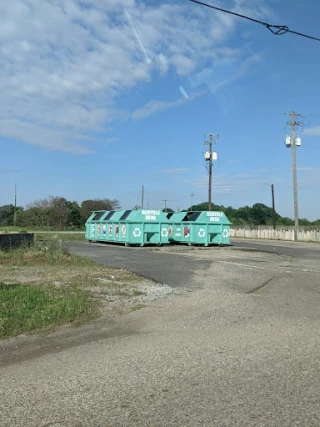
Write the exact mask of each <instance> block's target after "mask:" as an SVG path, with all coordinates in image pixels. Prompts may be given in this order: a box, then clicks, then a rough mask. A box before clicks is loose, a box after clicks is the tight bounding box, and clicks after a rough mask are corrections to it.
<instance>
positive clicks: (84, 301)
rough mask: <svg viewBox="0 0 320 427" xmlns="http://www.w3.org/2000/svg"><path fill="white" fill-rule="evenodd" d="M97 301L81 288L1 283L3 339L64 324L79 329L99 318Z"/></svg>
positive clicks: (0, 325) (0, 310)
mask: <svg viewBox="0 0 320 427" xmlns="http://www.w3.org/2000/svg"><path fill="white" fill-rule="evenodd" d="M98 313H99V308H98V303H97V302H96V301H91V300H89V299H88V298H87V295H86V294H85V292H83V291H82V290H80V289H77V288H69V287H66V288H56V287H53V286H46V287H39V286H34V285H21V284H13V285H8V284H4V283H0V337H1V338H6V337H9V336H16V335H19V334H21V333H26V332H27V333H28V332H32V331H34V330H37V331H40V332H41V331H46V332H48V331H50V330H53V329H54V327H56V326H58V325H62V324H66V323H69V324H74V325H79V324H81V323H83V322H86V321H88V320H91V319H93V318H95V317H97V316H98Z"/></svg>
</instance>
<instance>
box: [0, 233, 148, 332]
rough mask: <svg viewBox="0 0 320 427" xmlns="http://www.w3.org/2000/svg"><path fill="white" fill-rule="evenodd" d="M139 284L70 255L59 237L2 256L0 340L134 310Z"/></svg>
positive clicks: (122, 273) (119, 272)
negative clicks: (100, 315)
mask: <svg viewBox="0 0 320 427" xmlns="http://www.w3.org/2000/svg"><path fill="white" fill-rule="evenodd" d="M141 280H142V279H141V278H140V277H138V276H136V275H135V274H133V273H131V272H129V271H126V270H117V269H113V268H109V267H106V266H104V265H100V264H97V263H95V262H94V261H92V260H91V259H89V258H85V257H80V256H77V255H72V254H70V253H69V252H68V247H67V245H66V244H64V243H61V242H60V241H59V240H58V239H57V238H56V237H55V235H51V236H50V238H49V239H47V240H46V241H45V242H38V243H37V244H35V245H34V246H31V247H28V246H27V245H25V246H24V247H19V248H15V249H10V250H8V251H0V338H7V337H9V336H15V335H18V334H21V333H30V332H38V331H40V332H43V331H48V332H50V331H52V330H54V328H55V327H57V326H60V325H63V324H72V325H80V324H82V323H84V322H86V321H88V320H91V319H93V318H95V317H97V316H99V314H102V315H103V316H104V317H114V316H115V315H118V314H122V313H125V312H128V311H131V310H132V307H133V306H134V305H136V304H137V303H139V297H140V296H141V295H142V293H141V292H140V291H139V288H138V286H139V284H140V283H141Z"/></svg>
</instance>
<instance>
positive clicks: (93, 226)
mask: <svg viewBox="0 0 320 427" xmlns="http://www.w3.org/2000/svg"><path fill="white" fill-rule="evenodd" d="M107 213H108V211H103V210H101V211H94V212H92V214H91V215H90V217H89V218H88V219H87V221H86V239H87V240H89V241H93V240H94V241H99V240H100V238H101V218H103V217H104V216H106V214H107Z"/></svg>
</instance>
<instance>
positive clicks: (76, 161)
mask: <svg viewBox="0 0 320 427" xmlns="http://www.w3.org/2000/svg"><path fill="white" fill-rule="evenodd" d="M208 2H209V3H211V4H213V5H217V6H222V7H224V8H230V9H232V10H234V11H236V12H238V13H244V14H247V15H249V16H252V17H254V18H256V19H261V20H263V21H267V22H270V23H273V24H284V25H287V26H289V28H290V29H293V30H295V31H300V32H304V33H308V34H310V35H314V36H316V37H320V29H319V25H318V22H319V17H320V3H319V2H318V1H316V0H307V1H302V0H281V1H280V0H225V1H223V2H222V1H219V0H217V1H216V0H208ZM0 16H1V17H2V21H3V23H4V24H3V25H2V26H1V28H0V51H1V55H0V94H1V101H2V102H1V106H0V111H1V114H0V147H1V164H0V178H1V180H2V191H1V196H0V205H3V204H8V203H12V202H13V192H14V191H13V189H14V181H15V180H16V181H17V186H18V203H19V204H20V205H23V206H26V205H27V204H28V203H30V202H32V201H34V200H36V199H39V198H44V197H46V196H47V195H54V196H63V197H66V198H67V199H68V200H77V201H78V202H79V203H81V201H83V200H86V199H89V198H105V197H107V198H112V199H113V198H117V199H119V200H120V203H121V206H122V207H123V208H132V207H133V206H134V205H137V204H140V197H141V196H140V194H141V186H142V185H144V186H145V192H146V193H145V207H149V208H154V209H155V208H161V207H163V200H164V199H168V200H169V201H168V206H170V207H172V208H173V209H177V208H180V209H183V208H187V207H189V206H190V197H189V194H190V193H194V194H195V196H194V203H200V202H203V201H206V199H207V181H208V177H207V172H206V169H205V167H204V162H203V150H204V148H203V139H204V134H209V133H210V132H212V133H214V134H215V133H218V134H219V135H220V138H219V140H218V143H217V146H216V150H217V151H218V156H219V158H218V161H217V162H215V164H214V176H213V190H212V198H213V202H214V203H217V204H223V205H226V206H230V205H231V206H233V207H239V206H244V205H252V204H253V203H256V202H262V203H265V204H268V205H270V203H271V192H270V188H269V187H268V186H267V185H265V184H263V183H269V184H272V183H273V184H274V186H275V197H276V209H277V211H278V212H279V213H280V214H281V215H283V216H290V217H293V196H292V172H291V152H290V150H289V149H286V148H285V146H284V138H285V135H286V133H288V132H289V128H288V126H286V121H287V120H288V119H289V117H288V116H285V115H284V113H285V112H290V111H291V110H295V111H297V112H299V113H301V114H302V115H303V116H305V118H304V123H305V127H304V128H303V129H301V131H300V135H301V137H302V147H301V148H299V149H298V150H297V164H298V190H299V216H300V217H307V218H309V219H311V220H314V219H316V218H319V217H320V197H319V186H320V166H319V158H320V110H319V76H320V61H318V60H317V58H318V55H319V52H320V43H319V42H316V41H312V40H307V39H304V38H302V37H298V36H295V35H293V34H285V35H282V36H274V35H272V34H271V33H270V32H269V31H268V30H267V29H266V28H264V27H263V26H260V25H258V24H255V23H252V22H246V21H244V20H241V19H239V18H236V17H232V16H230V15H226V14H223V13H221V12H215V11H213V10H209V9H208V8H204V7H202V6H199V5H197V4H194V3H191V2H189V1H188V0H179V1H178V0H177V1H176V0H162V1H160V0H159V1H158V0H141V1H139V0H104V1H100V0H81V1H80V0H50V1H49V0H43V1H39V0H14V1H11V2H1V4H0Z"/></svg>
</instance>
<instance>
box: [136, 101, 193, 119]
mask: <svg viewBox="0 0 320 427" xmlns="http://www.w3.org/2000/svg"><path fill="white" fill-rule="evenodd" d="M186 101H187V100H186V99H184V98H182V99H177V100H176V101H171V102H170V101H169V102H166V101H156V100H153V101H150V102H148V103H147V104H145V105H144V106H143V107H141V108H139V109H138V110H136V111H134V112H133V113H132V118H133V119H134V120H138V119H142V118H144V117H148V116H150V115H151V114H155V113H159V112H160V111H163V110H167V109H168V108H173V107H176V106H177V105H180V104H183V103H184V102H186Z"/></svg>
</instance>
